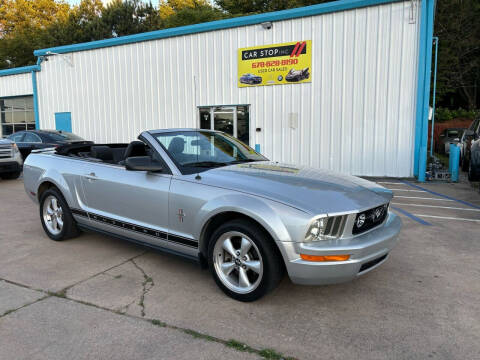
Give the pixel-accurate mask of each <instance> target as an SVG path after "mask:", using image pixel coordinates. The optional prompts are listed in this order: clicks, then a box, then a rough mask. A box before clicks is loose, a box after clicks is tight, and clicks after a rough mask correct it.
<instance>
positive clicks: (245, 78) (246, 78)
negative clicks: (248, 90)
mask: <svg viewBox="0 0 480 360" xmlns="http://www.w3.org/2000/svg"><path fill="white" fill-rule="evenodd" d="M240 82H241V83H242V84H248V85H255V84H261V83H262V77H261V76H258V75H253V74H243V75H242V76H241V77H240Z"/></svg>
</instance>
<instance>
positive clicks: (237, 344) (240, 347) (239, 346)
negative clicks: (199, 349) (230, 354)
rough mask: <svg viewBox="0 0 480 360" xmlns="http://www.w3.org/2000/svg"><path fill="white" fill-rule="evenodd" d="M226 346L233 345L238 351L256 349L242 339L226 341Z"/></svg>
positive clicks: (252, 350)
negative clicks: (241, 340)
mask: <svg viewBox="0 0 480 360" xmlns="http://www.w3.org/2000/svg"><path fill="white" fill-rule="evenodd" d="M225 346H228V347H231V348H233V349H235V350H238V351H248V352H254V351H255V350H254V349H252V348H251V347H250V346H248V345H246V344H244V343H241V342H240V341H237V340H233V339H230V340H228V341H227V342H226V343H225Z"/></svg>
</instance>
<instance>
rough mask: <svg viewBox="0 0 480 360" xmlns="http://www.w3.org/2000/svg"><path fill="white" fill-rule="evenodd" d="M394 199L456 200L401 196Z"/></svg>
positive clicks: (395, 196)
mask: <svg viewBox="0 0 480 360" xmlns="http://www.w3.org/2000/svg"><path fill="white" fill-rule="evenodd" d="M394 198H402V199H420V200H435V201H454V200H449V199H437V198H430V197H418V196H401V195H394Z"/></svg>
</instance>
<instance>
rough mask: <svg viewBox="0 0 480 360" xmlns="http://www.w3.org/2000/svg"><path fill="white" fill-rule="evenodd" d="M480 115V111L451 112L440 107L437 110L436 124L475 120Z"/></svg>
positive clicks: (459, 110) (461, 110)
mask: <svg viewBox="0 0 480 360" xmlns="http://www.w3.org/2000/svg"><path fill="white" fill-rule="evenodd" d="M478 115H480V110H465V109H462V108H460V109H456V110H450V109H448V108H442V107H438V108H436V109H435V122H436V123H437V122H444V121H449V120H453V119H472V120H473V119H475V118H476V117H477V116H478Z"/></svg>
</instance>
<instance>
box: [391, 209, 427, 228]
mask: <svg viewBox="0 0 480 360" xmlns="http://www.w3.org/2000/svg"><path fill="white" fill-rule="evenodd" d="M391 208H392V209H393V210H395V211H398V212H399V213H401V214H403V215H405V216H407V217H409V218H410V219H412V220H415V221H416V222H418V223H420V224H422V225H425V226H431V225H432V224H430V223H429V222H426V221H425V220H423V219H420V218H419V217H417V216H415V215H413V214H411V213H409V212H408V211H406V210H403V209H400V208H397V207H393V206H392V207H391Z"/></svg>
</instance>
